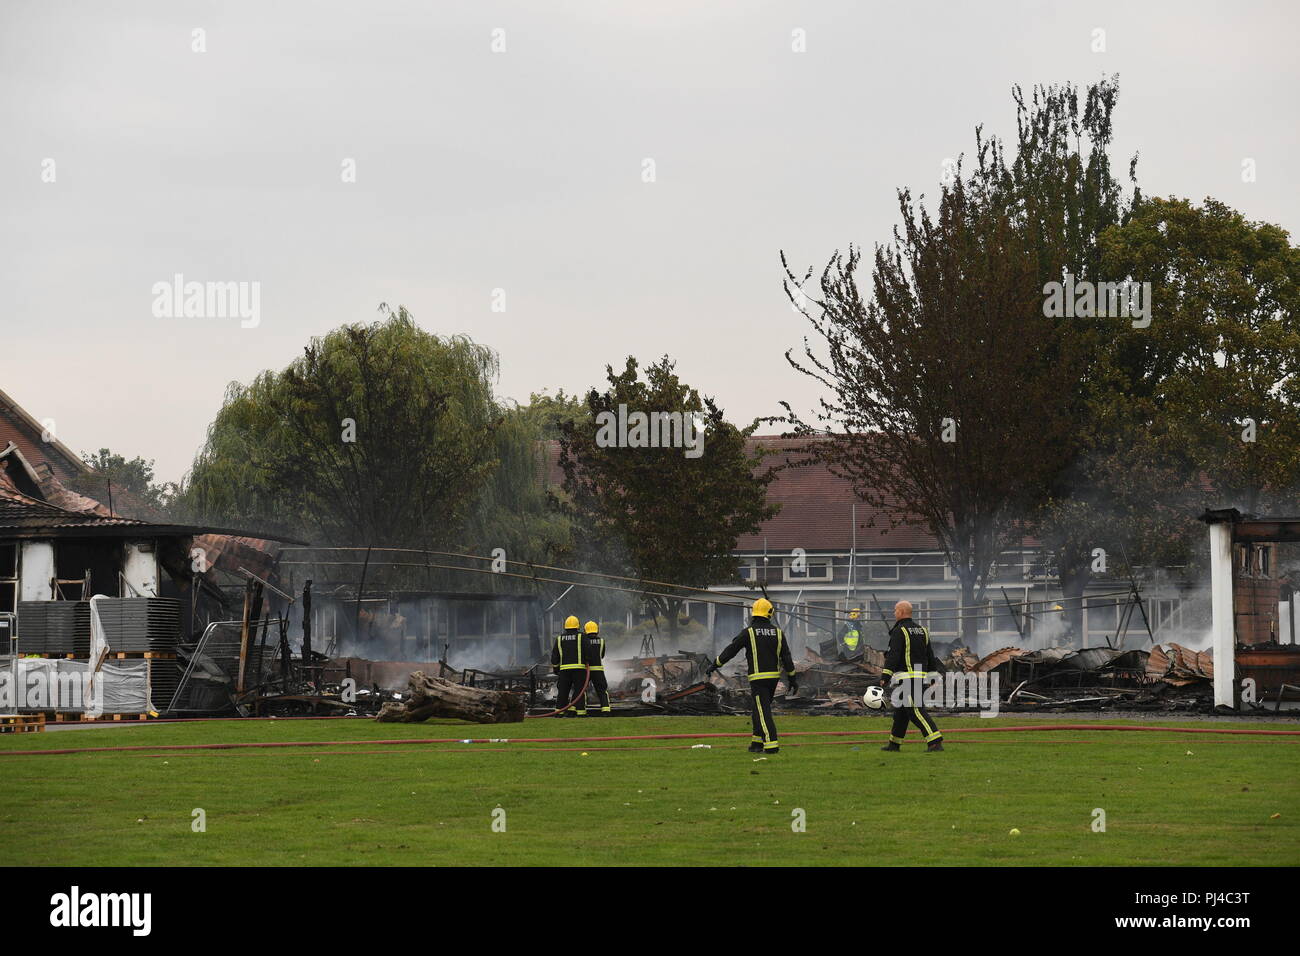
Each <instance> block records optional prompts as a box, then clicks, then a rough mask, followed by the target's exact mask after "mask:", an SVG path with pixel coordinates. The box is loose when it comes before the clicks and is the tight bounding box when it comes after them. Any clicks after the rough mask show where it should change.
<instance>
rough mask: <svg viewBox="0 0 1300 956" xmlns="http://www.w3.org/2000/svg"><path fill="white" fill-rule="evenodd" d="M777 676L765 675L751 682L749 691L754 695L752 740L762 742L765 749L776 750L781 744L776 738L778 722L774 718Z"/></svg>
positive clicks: (757, 742)
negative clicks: (773, 708) (773, 699)
mask: <svg viewBox="0 0 1300 956" xmlns="http://www.w3.org/2000/svg"><path fill="white" fill-rule="evenodd" d="M776 681H777V678H775V677H763V678H760V679H759V680H752V681H750V682H749V693H750V694H751V695H752V696H753V698H754V702H753V713H752V714H750V716H751V717H752V718H753V720H754V736H753V737H752V738H751V741H752V742H753V743H756V744H762V745H763V749H764V750H776V749H777V748H778V747H779V746H780V744H778V743H777V740H776V722H775V721H774V720H772V697H773V695H775V694H776Z"/></svg>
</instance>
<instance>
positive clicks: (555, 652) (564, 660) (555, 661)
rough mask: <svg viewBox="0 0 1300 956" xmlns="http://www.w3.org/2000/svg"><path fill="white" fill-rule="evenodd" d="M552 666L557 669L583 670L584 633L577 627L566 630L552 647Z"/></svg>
mask: <svg viewBox="0 0 1300 956" xmlns="http://www.w3.org/2000/svg"><path fill="white" fill-rule="evenodd" d="M551 666H552V667H554V668H556V669H557V670H562V671H568V670H574V669H577V670H582V668H583V663H582V635H581V634H580V633H579V632H578V630H577V628H574V629H573V630H572V631H564V632H562V633H561V634H560V635H559V636H558V637H557V638H556V639H555V646H554V647H552V648H551Z"/></svg>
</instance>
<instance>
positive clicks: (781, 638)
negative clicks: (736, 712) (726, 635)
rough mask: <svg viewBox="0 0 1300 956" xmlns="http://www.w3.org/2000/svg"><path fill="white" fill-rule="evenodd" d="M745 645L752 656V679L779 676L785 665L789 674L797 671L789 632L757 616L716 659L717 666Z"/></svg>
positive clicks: (750, 676) (725, 661)
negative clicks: (787, 639)
mask: <svg viewBox="0 0 1300 956" xmlns="http://www.w3.org/2000/svg"><path fill="white" fill-rule="evenodd" d="M742 649H743V650H744V651H745V656H746V657H747V658H748V664H749V679H750V680H751V681H755V680H777V679H779V678H780V677H781V670H782V668H784V669H785V672H786V673H787V674H791V675H793V674H794V661H793V659H791V657H790V646H789V645H788V644H786V642H785V634H784V633H782V631H781V629H780V628H779V627H777V626H775V625H774V624H771V623H769V622H768V621H767V620H766V619H763V618H755V619H754V623H752V624H750V625H749V627H747V628H745V629H744V630H743V631H741V632H740V633H739V634H737V635H736V637H735V638H734V639H733V640H732V642H731V643H730V644H728V645H727V646H726V647H725V648H724V649H723V651H722V653H721V654H719V655H718V656H717V657H716V658H715V659H714V661H713V663H714V666H716V667H721V666H722V665H723V664H725V663H727V661H729V660H731V659H732V658H733V657H735V656H736V655H737V654H739V653H740V651H741V650H742Z"/></svg>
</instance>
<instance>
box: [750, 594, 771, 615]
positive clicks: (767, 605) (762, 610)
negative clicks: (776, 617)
mask: <svg viewBox="0 0 1300 956" xmlns="http://www.w3.org/2000/svg"><path fill="white" fill-rule="evenodd" d="M771 616H772V602H771V601H769V600H768V599H767V598H759V599H758V600H757V601H755V602H754V617H771Z"/></svg>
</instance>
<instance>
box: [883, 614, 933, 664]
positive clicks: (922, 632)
mask: <svg viewBox="0 0 1300 956" xmlns="http://www.w3.org/2000/svg"><path fill="white" fill-rule="evenodd" d="M943 670H944V667H943V664H941V663H940V662H939V658H937V657H935V656H934V648H933V647H931V646H930V632H929V631H928V630H926V629H925V628H924V627H922V626H921V625H920V624H917V623H916V622H915V621H913V620H912V619H911V618H910V617H905V618H903V619H902V620H901V621H899V622H898V623H897V624H895V625H894V626H893V627H891V628H890V629H889V651H888V652H887V653H886V654H885V667H884V669H883V670H882V671H881V673H882V674H883V675H884V676H885V677H900V678H902V677H924V676H925V675H926V674H928V673H931V672H934V671H938V672H939V673H943Z"/></svg>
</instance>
